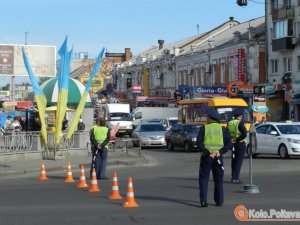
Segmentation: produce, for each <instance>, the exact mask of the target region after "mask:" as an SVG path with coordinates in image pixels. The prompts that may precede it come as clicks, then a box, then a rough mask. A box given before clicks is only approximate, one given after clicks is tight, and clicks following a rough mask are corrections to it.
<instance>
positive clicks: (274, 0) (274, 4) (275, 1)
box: [271, 0, 278, 10]
mask: <svg viewBox="0 0 300 225" xmlns="http://www.w3.org/2000/svg"><path fill="white" fill-rule="evenodd" d="M271 7H272V10H277V9H278V0H271Z"/></svg>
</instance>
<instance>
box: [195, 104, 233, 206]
mask: <svg viewBox="0 0 300 225" xmlns="http://www.w3.org/2000/svg"><path fill="white" fill-rule="evenodd" d="M219 119H220V118H219V113H218V111H217V110H216V109H214V108H207V125H205V126H204V127H200V130H199V134H198V137H197V146H198V147H199V149H200V152H201V153H202V155H201V161H200V169H199V189H200V204H201V207H207V206H208V204H207V189H208V181H209V176H210V171H211V170H212V174H213V179H214V184H215V185H214V201H215V203H216V206H222V205H223V202H224V191H223V177H224V167H223V158H222V155H223V154H224V153H226V152H227V151H229V150H230V149H231V142H230V135H229V132H228V130H227V129H226V128H225V127H222V126H221V125H220V124H219V123H218V122H219Z"/></svg>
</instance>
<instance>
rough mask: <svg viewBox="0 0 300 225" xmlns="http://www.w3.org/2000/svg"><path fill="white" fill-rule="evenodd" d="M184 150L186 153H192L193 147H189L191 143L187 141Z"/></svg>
mask: <svg viewBox="0 0 300 225" xmlns="http://www.w3.org/2000/svg"><path fill="white" fill-rule="evenodd" d="M183 148H184V151H185V152H190V151H191V146H190V145H189V143H188V142H187V141H186V142H184V146H183Z"/></svg>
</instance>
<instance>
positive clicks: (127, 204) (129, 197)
mask: <svg viewBox="0 0 300 225" xmlns="http://www.w3.org/2000/svg"><path fill="white" fill-rule="evenodd" d="M123 207H125V208H132V207H139V205H138V204H137V203H136V202H135V199H134V193H133V185H132V178H131V177H129V178H128V188H127V198H126V201H125V202H124V203H123Z"/></svg>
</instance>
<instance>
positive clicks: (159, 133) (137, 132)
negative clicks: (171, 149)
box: [132, 121, 166, 147]
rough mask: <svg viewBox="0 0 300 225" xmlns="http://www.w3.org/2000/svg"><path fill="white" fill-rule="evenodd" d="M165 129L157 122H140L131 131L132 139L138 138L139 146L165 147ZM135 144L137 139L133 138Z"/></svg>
mask: <svg viewBox="0 0 300 225" xmlns="http://www.w3.org/2000/svg"><path fill="white" fill-rule="evenodd" d="M165 133H166V129H165V128H164V126H163V125H162V124H161V123H159V122H143V121H142V122H140V123H139V124H138V126H137V127H136V128H135V129H134V131H133V133H132V137H133V139H139V141H140V143H141V147H165V146H166V141H165ZM132 142H133V145H135V146H137V145H138V144H139V143H138V141H137V140H133V141H132Z"/></svg>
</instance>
